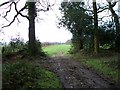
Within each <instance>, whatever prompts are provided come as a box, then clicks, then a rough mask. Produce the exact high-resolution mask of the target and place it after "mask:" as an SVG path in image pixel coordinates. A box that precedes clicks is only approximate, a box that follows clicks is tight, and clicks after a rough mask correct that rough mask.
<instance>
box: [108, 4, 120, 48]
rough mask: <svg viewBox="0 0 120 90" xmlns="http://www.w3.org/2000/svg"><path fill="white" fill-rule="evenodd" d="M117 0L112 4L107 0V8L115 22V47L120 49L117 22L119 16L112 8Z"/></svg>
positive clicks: (119, 29) (119, 25) (118, 25)
mask: <svg viewBox="0 0 120 90" xmlns="http://www.w3.org/2000/svg"><path fill="white" fill-rule="evenodd" d="M116 3H117V2H115V3H114V5H112V4H111V2H108V4H109V10H110V11H111V13H112V16H113V18H114V22H115V27H116V38H115V39H116V40H115V48H116V49H118V50H120V48H119V46H120V44H119V42H120V23H119V17H118V15H117V14H116V13H115V11H114V10H113V7H114V6H115V5H116Z"/></svg>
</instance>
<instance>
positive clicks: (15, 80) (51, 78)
mask: <svg viewBox="0 0 120 90" xmlns="http://www.w3.org/2000/svg"><path fill="white" fill-rule="evenodd" d="M2 69H3V78H2V79H3V89H7V88H9V89H10V90H18V89H26V88H27V89H30V88H34V89H35V88H62V85H61V83H60V80H59V79H58V77H57V76H56V75H55V74H54V73H53V72H50V71H48V70H46V69H44V68H43V67H41V66H40V65H39V64H36V63H33V62H30V61H17V62H15V63H12V64H11V63H6V64H4V65H3V68H2Z"/></svg>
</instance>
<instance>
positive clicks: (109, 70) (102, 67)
mask: <svg viewBox="0 0 120 90" xmlns="http://www.w3.org/2000/svg"><path fill="white" fill-rule="evenodd" d="M75 59H77V60H78V61H80V62H81V63H83V64H84V65H87V66H88V67H91V68H93V69H94V70H95V71H97V72H98V73H100V74H103V75H104V76H106V77H109V78H112V79H113V80H115V81H117V82H120V76H119V75H120V70H119V68H118V67H119V62H118V57H117V55H116V56H110V57H88V56H85V55H81V54H80V53H79V54H76V55H75Z"/></svg>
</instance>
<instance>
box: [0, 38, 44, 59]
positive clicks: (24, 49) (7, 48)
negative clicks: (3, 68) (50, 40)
mask: <svg viewBox="0 0 120 90" xmlns="http://www.w3.org/2000/svg"><path fill="white" fill-rule="evenodd" d="M36 47H37V49H38V52H37V51H36V52H37V53H35V54H36V55H39V56H46V55H45V53H44V52H43V51H42V48H41V43H40V41H39V40H36ZM3 49H4V50H3V52H2V54H3V57H9V56H12V55H14V54H22V55H24V56H25V55H26V56H33V55H32V53H31V52H30V51H31V50H30V48H29V46H28V42H26V43H25V42H23V41H22V40H19V39H12V41H11V42H10V43H9V44H8V45H4V47H3Z"/></svg>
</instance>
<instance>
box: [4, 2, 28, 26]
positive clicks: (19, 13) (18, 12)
mask: <svg viewBox="0 0 120 90" xmlns="http://www.w3.org/2000/svg"><path fill="white" fill-rule="evenodd" d="M12 3H13V4H14V5H15V11H16V12H17V14H16V15H15V16H14V18H13V20H12V21H11V22H10V23H9V24H8V25H6V26H3V27H2V28H4V27H8V26H10V25H11V24H12V23H13V22H14V21H15V19H16V18H17V16H18V15H21V16H22V17H26V18H27V19H29V18H28V16H27V15H23V14H22V13H21V12H22V11H23V10H24V9H26V7H27V5H26V4H25V6H24V7H23V8H21V9H20V10H19V11H18V10H17V3H16V2H12Z"/></svg>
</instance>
